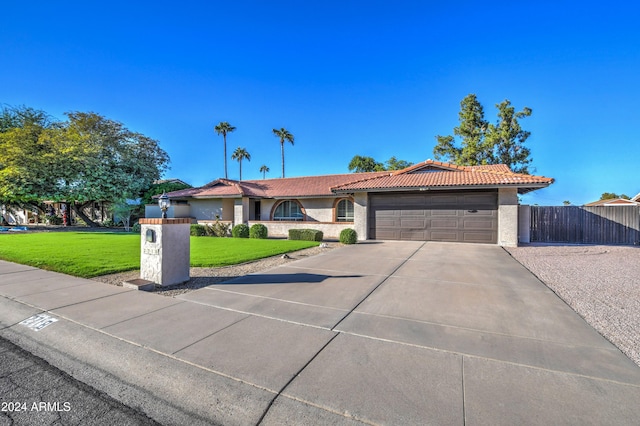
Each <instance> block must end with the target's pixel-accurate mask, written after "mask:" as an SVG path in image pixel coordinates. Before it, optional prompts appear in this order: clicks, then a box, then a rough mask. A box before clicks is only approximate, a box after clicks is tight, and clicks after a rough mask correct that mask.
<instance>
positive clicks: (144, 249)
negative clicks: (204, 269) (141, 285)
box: [139, 218, 191, 286]
mask: <svg viewBox="0 0 640 426" xmlns="http://www.w3.org/2000/svg"><path fill="white" fill-rule="evenodd" d="M139 223H140V225H141V240H142V241H141V243H140V244H141V247H140V278H142V279H143V280H148V281H152V282H154V283H156V284H159V285H161V286H170V285H175V284H181V283H183V282H186V281H189V257H190V253H191V248H190V244H189V231H190V226H191V219H189V218H178V219H140V222H139Z"/></svg>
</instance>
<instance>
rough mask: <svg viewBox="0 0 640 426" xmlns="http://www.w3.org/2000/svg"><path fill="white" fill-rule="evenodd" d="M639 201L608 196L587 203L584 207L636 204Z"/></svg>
mask: <svg viewBox="0 0 640 426" xmlns="http://www.w3.org/2000/svg"><path fill="white" fill-rule="evenodd" d="M638 205H640V202H638V201H634V200H627V199H625V198H610V199H608V200H598V201H593V202H591V203H587V204H585V205H584V206H585V207H591V206H638Z"/></svg>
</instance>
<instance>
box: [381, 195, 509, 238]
mask: <svg viewBox="0 0 640 426" xmlns="http://www.w3.org/2000/svg"><path fill="white" fill-rule="evenodd" d="M369 238H371V239H377V240H417V241H454V242H472V243H496V242H497V240H498V192H497V191H464V192H463V191H459V192H429V193H427V192H420V193H415V192H412V193H393V194H370V195H369Z"/></svg>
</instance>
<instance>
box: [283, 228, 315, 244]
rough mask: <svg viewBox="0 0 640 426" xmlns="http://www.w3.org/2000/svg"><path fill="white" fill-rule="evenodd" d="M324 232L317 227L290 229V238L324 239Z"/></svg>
mask: <svg viewBox="0 0 640 426" xmlns="http://www.w3.org/2000/svg"><path fill="white" fill-rule="evenodd" d="M323 237H324V234H323V233H322V231H318V230H317V229H289V239H290V240H302V241H322V238H323Z"/></svg>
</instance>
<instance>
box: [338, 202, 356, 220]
mask: <svg viewBox="0 0 640 426" xmlns="http://www.w3.org/2000/svg"><path fill="white" fill-rule="evenodd" d="M336 222H353V201H351V200H350V199H348V198H343V199H342V200H340V201H338V204H337V205H336Z"/></svg>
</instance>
